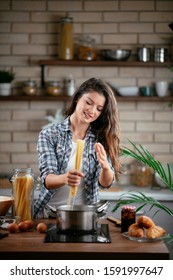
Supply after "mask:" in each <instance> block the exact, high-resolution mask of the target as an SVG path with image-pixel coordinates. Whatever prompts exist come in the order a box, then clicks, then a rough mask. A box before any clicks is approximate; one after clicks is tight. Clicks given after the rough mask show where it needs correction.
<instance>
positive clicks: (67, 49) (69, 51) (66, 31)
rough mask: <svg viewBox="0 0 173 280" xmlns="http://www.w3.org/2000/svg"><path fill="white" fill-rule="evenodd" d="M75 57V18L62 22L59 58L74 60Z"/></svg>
mask: <svg viewBox="0 0 173 280" xmlns="http://www.w3.org/2000/svg"><path fill="white" fill-rule="evenodd" d="M73 57H74V43H73V18H71V17H69V16H68V14H67V15H66V17H63V18H61V20H60V46H59V58H60V59H63V60H72V59H73Z"/></svg>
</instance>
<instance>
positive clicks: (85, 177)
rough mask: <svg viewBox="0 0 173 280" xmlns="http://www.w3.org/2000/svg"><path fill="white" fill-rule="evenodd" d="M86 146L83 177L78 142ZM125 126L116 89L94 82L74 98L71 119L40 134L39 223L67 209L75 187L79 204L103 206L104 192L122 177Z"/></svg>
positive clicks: (79, 89) (91, 80)
mask: <svg viewBox="0 0 173 280" xmlns="http://www.w3.org/2000/svg"><path fill="white" fill-rule="evenodd" d="M77 139H83V140H85V144H84V151H83V158H82V164H81V169H80V171H77V170H75V169H74V166H75V154H76V141H77ZM119 142H120V139H119V120H118V109H117V103H116V99H115V96H114V93H113V92H112V90H111V88H110V87H109V86H108V85H107V84H106V83H105V82H104V81H102V80H100V79H96V78H91V79H89V80H87V81H85V82H84V83H83V84H82V85H81V86H80V87H79V88H78V89H77V90H76V92H75V93H74V95H73V98H72V101H71V104H70V106H69V108H68V110H67V112H66V117H65V119H64V120H63V121H62V122H60V123H58V124H53V125H50V126H49V127H48V128H45V129H43V130H42V131H41V132H40V135H39V139H38V146H37V151H38V159H39V169H40V175H41V178H42V180H43V186H42V188H41V191H40V195H39V198H38V200H37V201H36V203H35V207H34V212H35V214H34V215H35V217H47V216H49V213H48V211H47V210H46V209H47V208H48V207H49V208H51V207H53V208H56V207H57V206H60V205H66V204H67V200H68V196H69V190H70V186H77V187H78V189H77V195H76V198H75V204H95V203H97V202H99V187H101V188H109V187H110V186H111V185H112V183H113V182H114V179H115V178H118V173H119V172H120V168H121V166H120V162H119V155H120V147H119Z"/></svg>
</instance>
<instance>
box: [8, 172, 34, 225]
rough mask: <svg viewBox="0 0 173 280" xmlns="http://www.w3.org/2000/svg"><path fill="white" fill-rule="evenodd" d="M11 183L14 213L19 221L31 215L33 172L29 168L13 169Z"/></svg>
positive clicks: (29, 218)
mask: <svg viewBox="0 0 173 280" xmlns="http://www.w3.org/2000/svg"><path fill="white" fill-rule="evenodd" d="M11 181H12V184H13V198H14V215H15V216H19V217H20V220H21V221H25V220H31V219H32V217H33V209H32V208H33V190H34V188H33V187H34V174H33V171H32V169H31V168H17V169H14V172H13V176H12V178H11Z"/></svg>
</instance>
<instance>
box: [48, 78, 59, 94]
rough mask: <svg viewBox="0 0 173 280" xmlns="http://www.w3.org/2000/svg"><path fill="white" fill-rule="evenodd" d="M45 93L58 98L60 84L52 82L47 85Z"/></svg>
mask: <svg viewBox="0 0 173 280" xmlns="http://www.w3.org/2000/svg"><path fill="white" fill-rule="evenodd" d="M47 93H48V94H49V95H53V96H58V95H60V94H61V83H60V82H59V81H52V82H48V83H47Z"/></svg>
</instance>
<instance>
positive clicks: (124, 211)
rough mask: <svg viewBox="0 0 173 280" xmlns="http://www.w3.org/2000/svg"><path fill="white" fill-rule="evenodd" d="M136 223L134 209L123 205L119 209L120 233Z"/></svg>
mask: <svg viewBox="0 0 173 280" xmlns="http://www.w3.org/2000/svg"><path fill="white" fill-rule="evenodd" d="M135 221H136V207H135V206H129V205H124V206H122V208H121V232H127V231H128V227H129V226H130V225H131V224H134V223H135Z"/></svg>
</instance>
